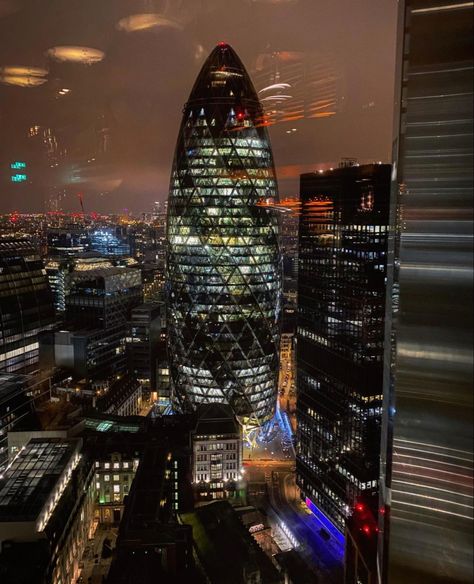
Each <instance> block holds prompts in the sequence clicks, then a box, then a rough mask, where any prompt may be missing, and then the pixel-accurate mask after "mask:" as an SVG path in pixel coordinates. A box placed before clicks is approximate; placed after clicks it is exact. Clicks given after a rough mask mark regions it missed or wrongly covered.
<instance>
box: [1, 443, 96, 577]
mask: <svg viewBox="0 0 474 584" xmlns="http://www.w3.org/2000/svg"><path fill="white" fill-rule="evenodd" d="M81 449H82V441H81V440H80V439H75V440H66V439H64V438H37V439H33V440H30V441H29V442H28V444H27V445H26V446H25V447H23V448H22V449H21V450H20V452H19V453H18V454H17V455H16V457H15V458H14V459H13V460H12V462H11V464H10V465H9V468H8V470H7V471H6V473H5V475H4V476H3V478H2V479H0V545H1V553H0V565H1V569H2V575H4V576H5V579H6V581H13V579H14V578H20V577H23V578H24V581H30V582H31V581H34V582H40V583H41V584H43V583H46V582H48V583H51V584H63V583H64V582H73V581H75V580H76V579H77V577H78V576H79V562H80V561H81V558H82V553H83V551H84V548H85V545H86V543H87V541H88V538H89V537H90V536H91V531H92V524H93V517H94V502H95V493H94V482H93V477H94V469H93V465H92V464H91V463H89V462H87V461H86V460H84V458H83V456H82V454H81ZM33 552H34V553H33ZM25 557H34V558H35V561H36V563H35V562H22V558H23V560H24V558H25ZM10 578H11V579H10Z"/></svg>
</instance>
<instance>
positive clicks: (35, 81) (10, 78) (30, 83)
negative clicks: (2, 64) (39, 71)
mask: <svg viewBox="0 0 474 584" xmlns="http://www.w3.org/2000/svg"><path fill="white" fill-rule="evenodd" d="M46 81H48V80H47V79H46V78H45V77H28V76H26V75H4V74H2V73H0V83H3V84H4V85H17V86H18V87H38V86H39V85H43V83H46Z"/></svg>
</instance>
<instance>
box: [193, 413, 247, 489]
mask: <svg viewBox="0 0 474 584" xmlns="http://www.w3.org/2000/svg"><path fill="white" fill-rule="evenodd" d="M197 416H198V420H197V423H196V426H195V428H194V430H193V432H192V433H191V440H192V446H193V484H194V487H195V492H196V495H197V499H198V500H205V499H222V498H225V497H227V496H230V495H233V494H234V493H235V491H236V487H237V483H238V482H239V481H240V480H241V479H242V431H241V428H240V426H239V425H238V423H237V421H236V420H235V417H234V415H233V413H232V410H231V409H230V408H229V406H227V405H224V404H208V405H202V406H199V408H198V409H197Z"/></svg>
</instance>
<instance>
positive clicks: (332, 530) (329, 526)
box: [305, 497, 346, 547]
mask: <svg viewBox="0 0 474 584" xmlns="http://www.w3.org/2000/svg"><path fill="white" fill-rule="evenodd" d="M305 503H306V507H308V509H309V510H310V511H311V513H312V514H313V515H314V516H315V517H316V519H317V520H318V521H319V522H320V523H321V524H322V526H323V527H324V529H326V531H328V533H329V534H330V535H331V536H332V537H334V539H335V540H336V541H337V543H338V544H339V545H340V546H341V547H344V546H345V543H346V538H345V537H344V535H343V534H342V533H341V532H340V531H339V529H338V528H337V527H336V526H335V525H334V523H333V522H332V521H331V520H330V519H329V518H328V517H327V516H326V515H325V514H324V513H323V512H322V511H321V510H320V509H318V507H316V505H315V504H314V503H313V501H311V499H308V497H306V500H305Z"/></svg>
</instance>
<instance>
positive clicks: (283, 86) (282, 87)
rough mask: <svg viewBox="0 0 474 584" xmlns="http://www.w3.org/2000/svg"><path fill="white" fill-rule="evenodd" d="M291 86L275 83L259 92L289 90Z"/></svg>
mask: <svg viewBox="0 0 474 584" xmlns="http://www.w3.org/2000/svg"><path fill="white" fill-rule="evenodd" d="M290 87H291V85H290V84H289V83H274V84H273V85H268V86H267V87H264V88H263V89H261V90H260V91H259V93H263V92H264V91H273V90H274V89H288V88H290Z"/></svg>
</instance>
